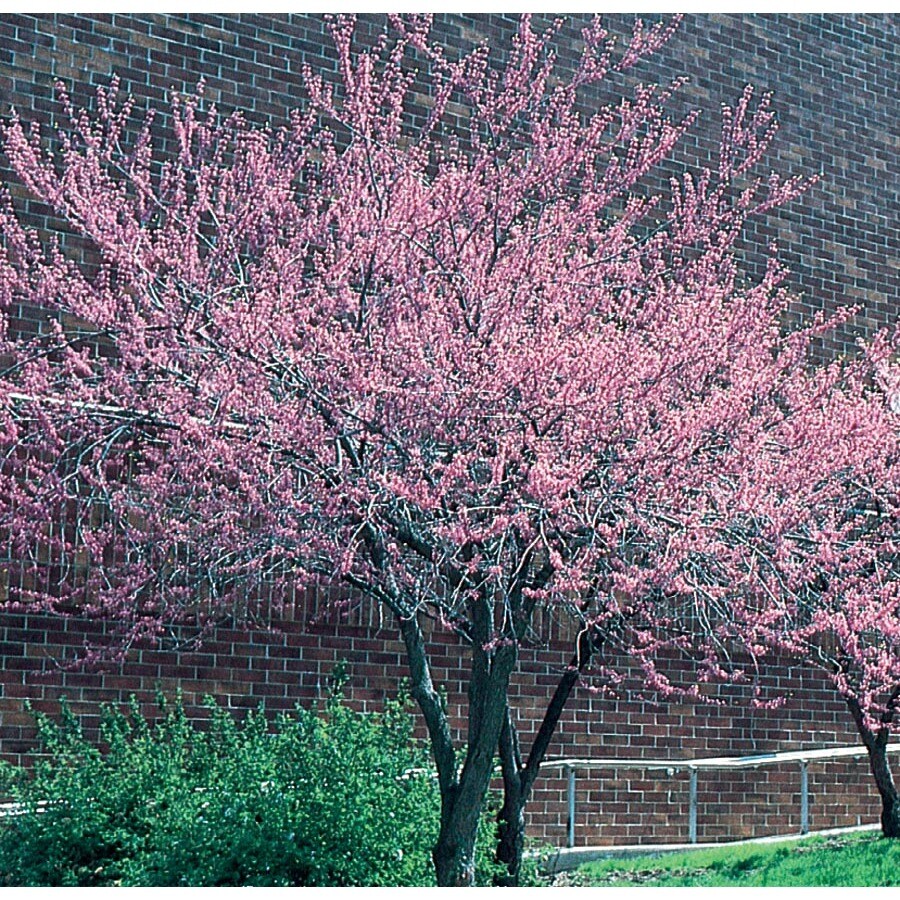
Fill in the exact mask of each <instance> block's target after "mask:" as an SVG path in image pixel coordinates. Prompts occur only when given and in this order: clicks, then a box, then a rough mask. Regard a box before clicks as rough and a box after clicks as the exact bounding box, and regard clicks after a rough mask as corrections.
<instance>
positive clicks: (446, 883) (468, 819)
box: [431, 804, 479, 887]
mask: <svg viewBox="0 0 900 900" xmlns="http://www.w3.org/2000/svg"><path fill="white" fill-rule="evenodd" d="M454 805H455V804H454ZM441 819H442V821H441V830H440V834H439V835H438V840H437V843H436V844H435V845H434V849H433V850H432V851H431V858H432V860H433V861H434V873H435V878H436V879H437V883H438V887H471V886H472V885H473V884H475V841H476V838H477V837H478V819H479V817H478V815H475V816H474V817H473V816H460V815H458V813H457V811H456V810H451V811H450V813H449V814H448V815H446V816H445V815H442V816H441Z"/></svg>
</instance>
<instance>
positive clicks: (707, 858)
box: [573, 832, 900, 887]
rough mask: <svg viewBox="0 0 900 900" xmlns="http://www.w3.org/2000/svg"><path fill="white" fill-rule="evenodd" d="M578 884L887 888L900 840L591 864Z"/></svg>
mask: <svg viewBox="0 0 900 900" xmlns="http://www.w3.org/2000/svg"><path fill="white" fill-rule="evenodd" d="M573 874H574V875H575V876H576V878H575V879H573V880H575V881H577V883H578V884H582V885H588V886H600V885H623V886H625V885H642V886H660V887H770V886H771V887H774V886H780V887H824V886H829V887H876V886H881V887H886V886H897V885H900V841H897V840H888V839H885V838H883V837H882V836H881V835H880V834H877V833H871V832H867V833H863V834H852V835H842V836H840V837H829V838H808V839H806V840H803V841H791V842H786V843H778V844H743V845H740V846H731V847H721V848H715V849H708V850H694V851H689V852H686V853H671V854H666V855H663V856H636V857H632V858H630V859H606V860H598V861H596V862H591V863H587V864H585V865H584V866H582V867H581V868H580V869H579V870H578V871H577V873H573Z"/></svg>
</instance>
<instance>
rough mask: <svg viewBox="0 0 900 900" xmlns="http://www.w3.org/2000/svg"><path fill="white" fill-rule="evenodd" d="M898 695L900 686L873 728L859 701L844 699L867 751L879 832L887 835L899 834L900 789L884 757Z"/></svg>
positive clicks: (897, 836)
mask: <svg viewBox="0 0 900 900" xmlns="http://www.w3.org/2000/svg"><path fill="white" fill-rule="evenodd" d="M898 698H900V689H898V691H895V692H894V695H893V696H892V697H891V701H890V702H889V705H888V711H887V713H886V714H885V715H883V716H882V720H881V726H880V727H878V728H874V729H873V728H872V727H870V725H869V724H868V723H867V722H866V720H865V717H864V716H863V713H862V710H861V708H860V706H859V703H858V702H857V701H856V700H855V699H854V698H852V697H851V698H850V699H848V700H847V705H848V706H849V707H850V712H851V714H852V715H853V721H854V722H855V723H856V728H857V731H859V734H860V737H861V738H862V741H863V745H864V746H865V748H866V751H867V753H868V755H869V768H870V769H871V770H872V776H873V777H874V779H875V786H876V788H877V789H878V796H879V797H880V798H881V833H882V834H883V835H884V836H885V837H888V838H900V791H898V790H897V785H896V783H895V782H894V775H893V773H892V772H891V767H890V764H889V763H888V758H887V745H888V740H889V739H890V734H891V730H890V723H891V719H892V718H893V713H894V706H895V704H896V702H897V700H898Z"/></svg>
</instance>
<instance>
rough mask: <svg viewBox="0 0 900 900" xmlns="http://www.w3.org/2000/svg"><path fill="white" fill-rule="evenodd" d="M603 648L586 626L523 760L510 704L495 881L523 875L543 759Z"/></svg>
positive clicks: (508, 882) (503, 741) (503, 735)
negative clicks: (529, 808) (529, 811)
mask: <svg viewBox="0 0 900 900" xmlns="http://www.w3.org/2000/svg"><path fill="white" fill-rule="evenodd" d="M599 648H600V635H599V634H597V633H596V632H595V631H593V630H592V629H586V630H585V631H583V632H582V633H581V634H580V635H579V638H578V646H577V648H576V651H575V655H574V656H573V658H572V661H571V662H570V663H569V665H568V667H567V669H566V671H565V673H564V674H563V676H562V677H561V678H560V680H559V683H558V684H557V686H556V690H555V691H554V692H553V697H552V698H551V699H550V703H549V704H548V705H547V710H546V712H545V713H544V718H543V720H542V721H541V727H540V728H539V729H538V733H537V734H536V735H535V738H534V742H533V743H532V745H531V752H530V753H529V754H528V761H527V762H525V763H524V764H523V763H522V758H521V753H520V751H519V739H518V735H517V733H516V727H515V724H514V723H513V721H512V717H511V715H510V711H509V708H508V707H507V711H506V721H505V722H504V725H503V730H502V731H501V732H500V743H499V752H500V765H501V769H502V773H503V806H502V807H501V809H500V812H499V813H498V815H497V823H498V835H497V837H498V844H497V853H496V861H497V862H498V863H500V864H502V865H503V867H504V871H503V872H502V874H500V875H498V876H496V877H495V878H494V883H495V884H496V885H499V886H503V887H516V886H518V884H519V880H520V878H521V875H522V854H523V853H524V850H525V806H526V805H527V803H528V799H529V797H530V796H531V791H532V788H533V787H534V782H535V780H536V779H537V776H538V774H539V773H540V767H541V763H542V762H543V761H544V757H545V756H546V755H547V750H548V748H549V747H550V742H551V740H552V738H553V734H554V732H555V731H556V726H557V725H558V724H559V719H560V716H562V712H563V709H564V708H565V705H566V702H567V701H568V699H569V696H570V694H571V693H572V690H573V688H574V687H575V685H576V684H577V683H578V679H579V677H580V676H581V673H582V672H583V671H584V669H585V668H586V667H587V665H588V663H589V662H590V660H591V657H592V656H593V654H594V653H595V652H596V651H597V650H598V649H599Z"/></svg>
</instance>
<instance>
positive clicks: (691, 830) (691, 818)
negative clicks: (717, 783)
mask: <svg viewBox="0 0 900 900" xmlns="http://www.w3.org/2000/svg"><path fill="white" fill-rule="evenodd" d="M689 771H690V775H691V780H690V788H689V791H690V793H689V794H688V840H689V841H690V842H691V843H692V844H696V843H697V770H696V769H690V770H689Z"/></svg>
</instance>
